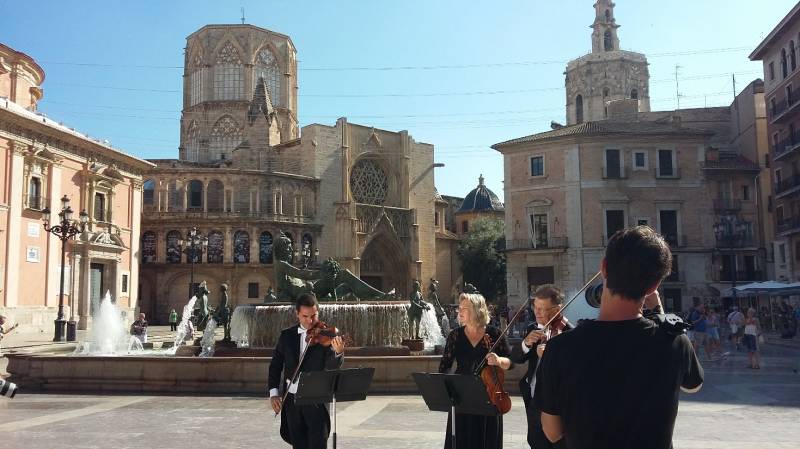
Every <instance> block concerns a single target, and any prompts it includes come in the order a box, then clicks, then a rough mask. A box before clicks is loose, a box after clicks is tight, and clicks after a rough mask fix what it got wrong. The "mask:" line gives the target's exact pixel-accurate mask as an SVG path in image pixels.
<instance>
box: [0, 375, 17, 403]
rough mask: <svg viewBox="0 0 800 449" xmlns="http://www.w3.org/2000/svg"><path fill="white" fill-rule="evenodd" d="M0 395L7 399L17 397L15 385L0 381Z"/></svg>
mask: <svg viewBox="0 0 800 449" xmlns="http://www.w3.org/2000/svg"><path fill="white" fill-rule="evenodd" d="M0 395H2V396H7V397H8V398H9V399H11V398H13V397H14V396H16V395H17V384H15V383H14V382H9V381H7V380H3V379H0Z"/></svg>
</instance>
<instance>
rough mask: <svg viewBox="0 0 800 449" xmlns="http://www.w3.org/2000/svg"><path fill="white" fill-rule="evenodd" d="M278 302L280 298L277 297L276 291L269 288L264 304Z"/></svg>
mask: <svg viewBox="0 0 800 449" xmlns="http://www.w3.org/2000/svg"><path fill="white" fill-rule="evenodd" d="M277 300H278V297H277V296H275V290H274V289H273V288H272V286H271V285H270V286H269V287H267V294H266V295H264V302H275V301H277Z"/></svg>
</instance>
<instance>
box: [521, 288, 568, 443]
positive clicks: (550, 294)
mask: <svg viewBox="0 0 800 449" xmlns="http://www.w3.org/2000/svg"><path fill="white" fill-rule="evenodd" d="M563 302H564V292H562V291H561V289H560V288H558V287H556V286H555V285H552V284H546V285H541V286H539V287H538V288H537V289H536V291H535V292H534V294H533V312H534V314H535V315H536V321H535V322H534V323H531V324H530V325H528V334H527V336H526V337H525V339H524V340H523V341H522V342H521V343H520V344H519V345H517V346H514V348H513V349H512V350H511V361H512V362H514V363H518V364H523V363H526V362H527V363H528V370H527V372H526V373H525V376H523V377H522V379H520V381H519V389H520V392H521V393H522V399H523V401H524V403H525V412H526V415H527V418H528V445H529V446H530V447H531V448H533V449H544V448H562V447H564V444H563V441H561V442H558V443H551V442H550V440H548V439H547V437H546V436H545V434H544V431H543V430H542V422H541V419H540V415H541V411H540V410H539V409H537V408H536V406H535V405H534V403H533V391H534V388H535V386H536V367H537V366H538V365H539V358H540V357H541V356H542V354H543V353H544V350H545V347H546V343H547V340H548V338H550V337H555V336H556V335H558V334H559V333H561V332H563V331H566V330H570V329H572V325H571V324H570V323H569V322H568V321H567V319H566V318H564V317H563V316H562V315H561V314H560V312H561V305H562V304H563ZM551 320H552V322H551ZM547 323H550V326H549V327H547V328H546V327H545V326H546V325H547Z"/></svg>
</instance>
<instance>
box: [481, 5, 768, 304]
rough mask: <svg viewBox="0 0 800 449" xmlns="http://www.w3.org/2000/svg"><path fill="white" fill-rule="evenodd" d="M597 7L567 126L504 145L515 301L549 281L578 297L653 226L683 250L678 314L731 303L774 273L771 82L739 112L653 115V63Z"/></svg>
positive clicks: (675, 277) (747, 96)
mask: <svg viewBox="0 0 800 449" xmlns="http://www.w3.org/2000/svg"><path fill="white" fill-rule="evenodd" d="M595 10H596V19H595V23H594V25H593V28H594V32H593V34H592V53H591V54H589V55H586V56H584V57H581V58H579V59H577V60H575V61H572V62H570V63H568V65H567V73H566V76H567V79H566V85H567V95H568V101H567V110H566V113H567V123H568V124H569V125H567V126H561V125H558V124H553V129H552V130H551V131H547V132H542V133H538V134H533V135H530V136H525V137H521V138H517V139H511V140H508V141H505V142H501V143H498V144H496V145H494V146H493V148H494V149H495V150H497V151H499V152H500V153H502V154H503V156H504V174H505V180H504V182H505V201H506V204H505V206H506V208H505V226H506V250H507V284H508V285H507V287H508V296H509V304H519V303H522V302H523V301H525V300H526V299H527V298H528V297H529V295H530V294H531V292H532V290H533V289H534V288H535V287H536V286H538V285H541V284H544V283H556V284H558V285H560V286H563V287H564V288H565V289H566V290H567V291H568V292H569V291H577V290H578V289H579V288H580V287H582V286H583V285H584V283H585V282H586V280H588V279H589V278H591V277H592V276H593V275H594V274H595V273H596V272H597V271H598V270H599V268H600V260H601V258H602V255H603V253H604V251H605V244H606V242H607V240H608V238H609V237H611V235H613V234H614V232H616V231H617V230H619V229H621V228H624V227H626V226H633V225H642V224H644V225H649V226H652V227H653V228H655V229H656V230H658V231H659V232H660V233H661V234H662V235H664V237H665V238H666V240H667V241H668V242H669V244H670V246H671V247H672V250H673V255H674V262H673V272H672V274H671V275H670V276H669V277H668V278H667V279H666V280H665V281H664V283H663V289H662V297H663V298H664V302H665V306H666V308H667V309H668V310H675V311H679V310H683V309H686V308H687V307H688V306H690V305H691V299H692V298H702V299H704V300H706V301H709V302H712V303H720V304H724V303H725V302H726V301H728V302H729V301H731V300H732V298H728V299H725V298H724V297H723V295H724V293H723V292H725V291H727V290H728V289H729V287H730V286H733V285H736V283H737V282H738V283H744V282H751V281H759V280H764V279H765V276H766V275H765V270H766V269H767V259H768V257H767V256H768V255H767V250H766V248H765V246H766V245H765V244H764V242H765V239H766V238H768V237H769V233H768V232H764V226H765V225H768V219H767V217H766V216H765V214H764V213H758V211H759V210H760V209H759V207H761V206H764V199H765V196H764V194H763V191H762V190H761V189H759V188H758V186H759V185H763V182H764V181H766V184H767V185H768V184H769V183H768V180H763V179H762V180H761V181H762V183H758V182H757V181H758V176H762V177H763V175H762V172H763V170H764V169H763V168H762V167H760V166H759V164H758V163H757V161H760V160H763V154H764V152H765V146H766V145H765V144H766V141H765V140H763V138H762V137H763V133H764V121H763V120H762V119H761V116H760V115H759V113H760V110H761V109H760V108H759V101H760V100H761V99H762V95H763V93H762V92H760V88H759V85H760V84H759V83H758V82H755V83H753V84H751V85H750V86H748V87H747V88H746V89H745V90H744V92H743V93H742V94H741V95H739V96H738V97H737V98H736V101H735V102H734V104H733V105H732V106H731V107H720V108H704V109H683V110H676V111H655V112H654V111H650V107H649V102H648V100H647V97H648V92H649V87H648V74H647V62H646V58H645V57H644V55H640V54H636V53H631V52H625V51H623V50H620V47H619V38H618V37H617V34H616V33H617V30H618V28H619V25H618V24H617V23H616V21H615V20H614V4H613V3H611V2H610V1H605V0H600V1H598V2H597V3H596V4H595ZM601 36H602V39H601Z"/></svg>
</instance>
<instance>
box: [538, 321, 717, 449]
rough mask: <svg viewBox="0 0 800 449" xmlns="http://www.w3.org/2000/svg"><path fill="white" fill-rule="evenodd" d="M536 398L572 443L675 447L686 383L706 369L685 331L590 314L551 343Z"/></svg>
mask: <svg viewBox="0 0 800 449" xmlns="http://www.w3.org/2000/svg"><path fill="white" fill-rule="evenodd" d="M536 378H537V383H536V391H535V394H534V401H535V404H536V406H537V408H539V409H540V410H542V411H543V412H545V413H548V414H550V415H558V416H560V417H561V420H562V422H563V425H564V435H565V438H566V446H567V449H598V448H613V449H627V448H630V449H649V448H654V449H655V448H658V449H668V448H671V447H672V430H673V428H674V426H675V416H676V415H677V413H678V395H679V392H680V388H679V387H681V386H682V387H684V388H688V389H692V388H697V387H698V386H699V385H700V384H702V383H703V368H702V367H701V366H700V362H699V361H698V360H697V356H696V355H695V353H694V349H692V344H691V343H690V342H689V339H688V338H687V337H686V336H685V335H680V336H677V337H676V336H670V335H668V334H667V333H665V332H664V331H663V330H660V329H659V327H658V326H657V325H656V324H655V323H654V322H652V321H650V320H648V319H645V318H639V319H635V320H627V321H587V322H584V323H582V324H581V325H579V326H578V327H576V328H575V329H573V330H572V331H570V332H566V333H563V334H560V335H558V336H557V337H555V338H553V339H552V340H550V342H548V344H547V348H546V350H545V352H544V356H543V357H542V359H541V361H540V363H539V368H538V371H537V374H536Z"/></svg>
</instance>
